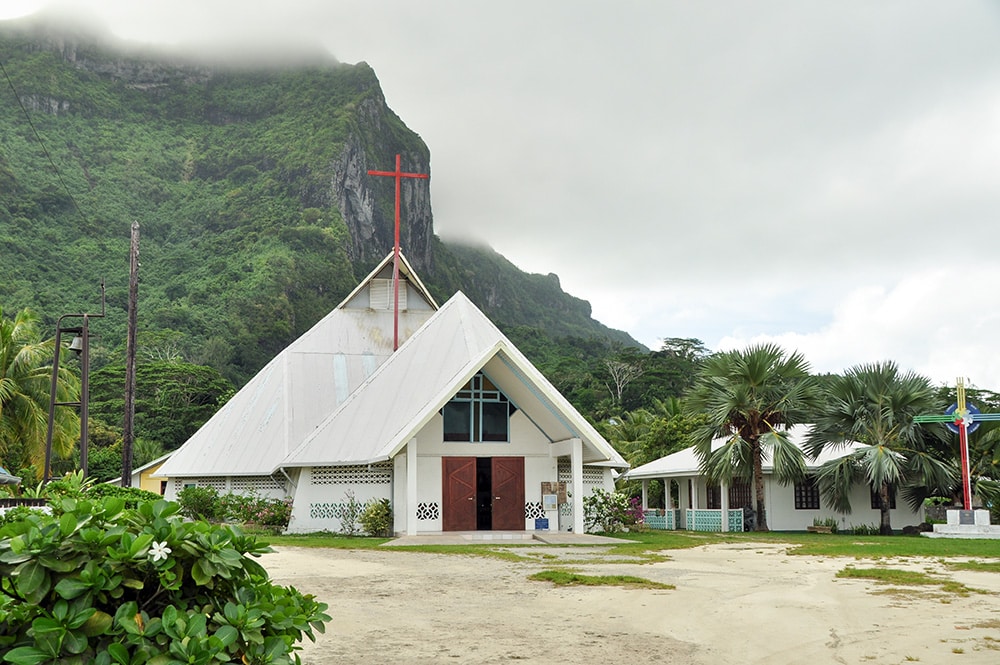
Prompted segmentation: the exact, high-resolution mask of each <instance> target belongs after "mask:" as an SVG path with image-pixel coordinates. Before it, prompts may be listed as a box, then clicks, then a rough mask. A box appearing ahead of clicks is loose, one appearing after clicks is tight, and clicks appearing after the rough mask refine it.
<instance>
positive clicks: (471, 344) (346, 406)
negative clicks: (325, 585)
mask: <svg viewBox="0 0 1000 665" xmlns="http://www.w3.org/2000/svg"><path fill="white" fill-rule="evenodd" d="M480 370H483V371H484V372H485V373H486V374H487V375H489V377H490V378H491V380H492V381H493V383H494V384H496V385H497V386H498V387H499V388H500V389H501V390H502V391H503V392H504V393H505V394H506V395H507V397H508V398H509V399H510V400H511V401H512V402H513V403H514V404H515V405H516V406H517V407H518V408H519V409H521V410H522V411H523V412H524V413H525V414H526V415H527V416H528V417H529V418H530V419H531V420H532V422H533V423H534V424H535V425H536V426H537V427H538V428H539V429H540V430H541V431H542V432H543V433H544V434H545V436H546V437H547V438H548V439H549V441H551V442H555V441H561V440H565V439H569V438H580V439H581V440H582V441H583V444H584V461H586V462H588V463H592V464H594V463H596V464H601V463H603V464H606V465H609V466H614V467H617V468H627V466H628V464H627V463H626V462H625V461H624V459H622V457H621V456H620V455H619V454H618V453H617V452H616V451H615V450H614V448H613V447H612V446H611V445H610V444H609V443H608V442H607V441H605V440H604V438H603V437H602V436H601V435H600V434H599V433H598V432H597V431H596V430H595V429H594V428H593V427H592V426H591V425H590V423H588V422H587V420H586V419H585V418H584V417H583V416H582V415H581V414H580V413H579V412H578V411H577V410H576V409H575V408H574V407H573V406H572V405H571V404H570V403H569V402H568V401H567V400H566V399H565V398H564V397H563V396H562V395H561V394H560V393H559V392H558V391H557V390H556V389H555V387H553V386H552V384H551V383H549V381H548V380H547V379H546V378H545V377H544V376H543V375H542V374H541V372H539V371H538V370H537V369H536V368H535V367H534V366H533V365H532V364H531V363H530V362H529V361H528V359H527V358H525V357H524V355H523V354H521V352H520V351H518V350H517V348H515V347H514V345H513V343H511V342H510V340H508V339H507V338H506V337H505V336H504V335H503V333H501V332H500V330H499V329H498V328H497V327H496V326H495V325H493V323H492V322H491V321H490V320H489V319H488V318H487V317H486V315H485V314H483V313H482V312H481V311H480V310H479V308H477V307H476V306H475V305H474V304H473V303H472V302H471V301H470V300H469V299H468V298H467V297H466V296H465V294H463V293H461V292H459V293H456V294H455V295H454V296H453V297H452V298H451V299H450V300H449V301H448V302H447V303H445V304H444V305H443V306H442V307H441V309H440V310H439V311H438V312H436V313H435V314H434V316H432V317H431V318H430V319H429V320H428V321H427V323H426V324H425V325H424V326H423V327H422V328H421V329H420V330H419V331H417V332H416V333H415V334H414V335H413V336H411V337H410V338H409V339H408V340H407V341H406V342H405V343H404V344H403V345H402V346H400V348H399V351H397V352H396V353H395V354H393V356H392V357H391V358H389V359H388V360H387V361H386V362H385V363H384V364H383V365H381V366H380V367H379V369H378V370H377V371H376V372H375V373H374V374H372V376H371V377H370V378H369V379H368V380H367V381H366V382H365V384H364V385H363V386H361V387H360V388H359V389H358V390H357V391H356V392H355V393H353V394H352V395H351V396H350V397H349V398H348V399H347V400H346V401H345V402H344V403H343V404H342V405H341V406H340V407H339V408H338V409H337V410H336V411H335V412H334V413H332V414H331V415H330V416H329V417H328V418H326V420H324V422H322V423H321V424H320V425H319V426H318V427H317V428H316V429H315V430H314V431H313V432H312V433H310V434H309V435H308V436H307V437H306V438H305V440H304V441H303V442H302V444H301V445H300V446H299V447H298V448H296V449H295V450H294V451H292V452H291V453H290V454H289V455H288V456H287V457H286V458H285V459H284V460H283V461H282V462H281V464H280V466H282V467H301V466H316V465H329V464H365V463H371V462H376V461H381V460H386V459H389V458H391V457H392V456H394V455H396V454H397V453H398V452H399V451H400V450H402V448H403V447H404V446H405V445H406V443H407V442H408V441H409V440H410V439H411V438H412V437H413V436H415V435H416V433H417V432H418V431H419V430H420V429H421V428H422V427H423V426H424V425H426V424H427V422H428V421H429V420H430V419H431V418H432V417H434V415H435V414H436V413H437V412H438V411H439V410H440V409H441V408H442V407H443V406H444V405H445V403H446V402H448V400H450V399H451V398H452V397H453V396H454V395H455V393H456V392H458V390H459V389H460V388H461V387H462V386H463V385H465V384H466V383H467V382H468V381H469V379H471V378H472V377H473V376H474V375H475V374H476V373H477V372H479V371H480Z"/></svg>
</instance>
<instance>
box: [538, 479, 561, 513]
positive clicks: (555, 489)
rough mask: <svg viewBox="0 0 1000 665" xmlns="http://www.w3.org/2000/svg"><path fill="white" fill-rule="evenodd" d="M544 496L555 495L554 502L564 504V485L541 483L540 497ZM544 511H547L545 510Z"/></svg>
mask: <svg viewBox="0 0 1000 665" xmlns="http://www.w3.org/2000/svg"><path fill="white" fill-rule="evenodd" d="M546 494H555V495H556V500H557V501H558V502H559V503H566V483H559V482H555V483H549V482H545V483H542V497H544V496H545V495H546ZM543 501H544V499H543ZM545 510H549V509H548V508H545Z"/></svg>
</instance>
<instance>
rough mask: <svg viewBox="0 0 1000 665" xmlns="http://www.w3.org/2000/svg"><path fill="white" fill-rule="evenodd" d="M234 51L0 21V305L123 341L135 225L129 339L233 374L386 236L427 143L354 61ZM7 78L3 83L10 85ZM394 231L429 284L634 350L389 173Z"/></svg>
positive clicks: (563, 331)
mask: <svg viewBox="0 0 1000 665" xmlns="http://www.w3.org/2000/svg"><path fill="white" fill-rule="evenodd" d="M268 57H269V55H268V54H260V53H258V54H257V58H256V60H254V61H243V62H241V63H240V64H236V63H235V61H233V60H229V61H227V60H225V59H224V58H222V57H215V56H211V55H201V56H198V57H191V56H184V55H181V54H179V53H177V52H170V51H166V50H149V49H142V48H139V47H136V46H135V45H131V44H128V43H125V42H121V41H118V40H116V39H114V38H113V37H110V36H109V35H107V34H103V33H102V32H101V31H100V30H99V29H95V28H92V27H83V28H81V27H79V26H78V25H67V24H60V23H58V22H55V21H53V20H52V19H50V18H47V17H29V18H27V19H18V20H15V21H5V22H0V64H2V65H3V71H2V72H0V74H2V75H3V76H4V78H5V80H4V81H2V82H0V84H2V85H3V90H2V92H0V95H3V100H2V102H0V252H2V256H3V264H4V268H5V270H4V272H5V279H4V280H2V281H0V306H2V307H3V308H4V310H5V311H7V312H12V311H14V310H17V309H20V308H22V307H31V308H32V309H34V310H36V311H37V312H39V313H40V314H41V315H42V316H43V318H44V320H45V321H46V322H47V323H49V324H52V325H54V322H55V319H56V318H57V317H58V316H59V315H60V314H66V313H72V312H82V311H86V312H88V313H96V312H99V311H100V292H99V284H100V282H101V280H102V279H106V282H107V316H106V317H105V318H104V319H103V320H100V321H96V320H95V321H94V322H92V324H91V327H92V330H93V332H94V333H95V334H96V335H97V339H96V340H95V342H94V344H95V362H97V363H98V364H100V363H101V362H106V361H107V360H108V359H110V358H112V357H113V356H114V355H115V354H116V353H118V354H120V352H121V351H120V350H121V348H122V346H123V342H124V338H125V326H126V320H127V316H126V315H127V293H128V265H129V259H128V251H129V250H128V247H129V228H130V226H131V223H132V221H133V220H137V221H138V222H139V223H140V227H141V243H140V261H141V268H140V279H141V284H140V289H139V298H140V301H139V308H138V312H139V327H140V345H143V346H144V348H145V351H146V352H147V354H148V355H150V356H162V355H164V354H169V353H177V354H180V355H183V356H184V357H185V358H187V359H188V360H190V361H192V362H195V363H199V364H207V365H212V366H214V367H216V368H218V369H219V370H220V371H222V372H223V374H225V375H226V376H227V377H228V378H230V379H231V380H233V381H234V382H236V383H237V384H239V383H242V382H243V381H245V380H246V379H247V378H248V377H249V376H251V375H252V374H253V373H254V372H256V371H257V370H258V369H259V368H260V367H261V366H262V365H263V364H264V363H265V362H266V361H267V360H268V359H270V358H271V357H273V356H274V355H275V354H276V353H277V352H278V351H280V350H281V349H282V348H284V346H286V345H287V344H288V343H289V342H290V341H291V340H293V339H295V337H297V336H298V335H300V334H301V333H302V332H304V331H305V330H306V329H308V328H309V327H310V326H311V325H312V324H313V323H315V322H316V321H317V320H318V319H319V318H320V317H321V316H323V315H324V314H325V313H326V312H328V311H329V310H330V309H332V308H333V307H334V306H335V305H336V304H337V303H338V302H339V301H340V300H341V299H342V298H343V297H344V296H345V295H346V294H347V293H348V292H349V291H350V290H351V289H352V288H353V287H354V285H355V284H356V283H357V280H358V279H360V278H361V277H363V276H364V275H365V274H366V273H367V272H368V270H369V269H370V268H371V267H372V266H373V265H374V264H375V263H376V262H377V261H378V260H379V259H381V258H382V257H384V256H385V254H386V253H387V252H388V251H389V250H390V249H391V247H392V242H393V217H394V212H393V202H394V195H393V190H394V184H393V182H392V179H391V178H376V177H371V176H369V175H368V174H367V171H368V169H391V168H392V167H393V165H394V163H395V155H396V154H401V155H402V161H403V164H404V168H405V170H407V171H417V172H423V173H430V172H431V168H430V151H429V150H428V148H427V146H426V145H425V144H424V143H423V141H422V140H421V139H420V137H419V136H417V135H416V134H415V133H413V132H412V131H410V130H409V129H408V128H407V127H406V125H405V124H404V123H403V121H402V120H401V119H400V118H399V117H398V116H397V115H396V114H395V113H393V111H392V110H391V109H390V108H389V107H388V105H387V104H386V100H385V97H384V95H383V93H382V90H381V87H380V85H379V82H378V79H377V77H376V75H375V72H374V71H373V70H372V69H371V67H369V66H368V65H367V64H365V63H359V64H357V65H347V64H343V63H339V62H337V61H336V60H334V59H333V58H332V57H331V56H330V55H328V54H325V53H323V52H322V51H320V50H309V49H307V48H306V49H303V50H301V51H300V52H298V53H292V54H288V53H285V54H283V59H282V60H281V63H280V64H275V62H274V61H272V62H270V63H264V62H262V61H263V60H265V59H267V58H268ZM14 91H16V96H15V94H14ZM402 215H403V219H404V224H403V227H402V246H403V250H404V252H405V253H406V254H407V256H408V258H409V259H410V261H411V262H412V263H413V265H414V266H415V268H416V269H417V270H418V272H419V273H420V274H421V277H422V278H423V279H424V281H425V282H426V283H427V285H428V287H429V288H430V289H431V291H432V292H433V293H434V295H435V297H437V298H439V299H441V300H444V299H446V298H447V297H449V296H450V295H451V294H452V293H454V292H455V291H456V290H458V289H461V290H463V291H464V292H465V293H466V294H467V295H469V297H470V298H471V299H472V300H473V301H474V302H476V303H477V304H478V305H479V306H480V307H481V308H482V309H483V310H484V311H485V312H486V313H487V314H488V315H489V316H490V317H491V318H492V319H493V320H495V321H496V322H497V323H498V324H499V325H500V327H501V328H503V329H509V328H511V329H512V328H516V329H518V330H522V329H523V327H525V326H528V327H534V328H538V329H541V330H542V331H543V332H544V334H546V335H548V336H551V337H554V338H556V337H577V338H590V337H596V338H599V339H600V340H603V342H604V343H606V344H607V345H608V346H609V347H612V346H615V347H621V346H625V347H637V348H641V345H639V344H638V343H637V342H636V341H635V340H634V339H632V338H631V337H629V336H628V335H627V334H626V333H624V332H621V331H615V330H611V329H609V328H607V327H606V326H604V325H602V324H601V323H599V322H598V321H595V320H594V319H593V318H592V316H591V310H590V305H589V303H587V302H586V301H584V300H581V299H579V298H575V297H573V296H570V295H568V294H566V293H565V292H563V290H562V288H561V287H560V284H559V279H558V277H557V276H555V275H534V274H527V273H524V272H522V271H520V270H519V269H517V268H516V267H515V266H514V265H513V264H511V263H510V262H509V261H507V260H506V259H504V258H503V257H502V256H500V255H499V254H497V253H496V252H494V251H492V250H491V249H489V248H487V247H475V246H468V245H459V244H453V243H447V242H443V241H442V240H440V239H439V238H438V237H437V236H435V234H434V225H433V214H432V210H431V201H430V195H429V188H428V187H426V186H420V185H411V184H410V183H406V184H404V186H403V200H402Z"/></svg>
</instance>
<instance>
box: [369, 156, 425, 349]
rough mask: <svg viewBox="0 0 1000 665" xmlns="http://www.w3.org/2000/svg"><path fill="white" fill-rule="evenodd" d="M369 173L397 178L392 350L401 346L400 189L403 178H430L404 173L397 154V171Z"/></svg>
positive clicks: (393, 258)
mask: <svg viewBox="0 0 1000 665" xmlns="http://www.w3.org/2000/svg"><path fill="white" fill-rule="evenodd" d="M368 175H381V176H389V177H392V178H395V179H396V240H395V243H394V244H393V246H392V302H393V305H392V350H393V351H395V350H396V349H398V348H399V190H400V183H401V182H402V179H403V178H422V179H425V180H426V179H427V178H430V175H428V174H426V173H404V172H403V169H402V167H401V166H400V157H399V155H396V170H395V171H374V170H370V171H368Z"/></svg>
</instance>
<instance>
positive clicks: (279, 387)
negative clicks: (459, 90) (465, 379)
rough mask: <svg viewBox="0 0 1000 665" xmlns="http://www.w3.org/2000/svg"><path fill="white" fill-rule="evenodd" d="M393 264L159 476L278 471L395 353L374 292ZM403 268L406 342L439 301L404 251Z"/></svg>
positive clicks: (282, 357) (383, 265)
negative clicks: (373, 300) (371, 298)
mask: <svg viewBox="0 0 1000 665" xmlns="http://www.w3.org/2000/svg"><path fill="white" fill-rule="evenodd" d="M391 267H392V254H389V255H388V256H387V257H386V258H385V259H384V260H383V261H382V262H380V263H379V264H378V265H377V266H376V267H375V268H374V269H373V270H372V271H371V272H370V273H369V274H368V276H367V277H366V278H365V279H364V280H362V281H361V283H360V284H359V285H358V287H357V288H356V289H354V291H352V292H351V293H350V294H349V295H348V296H347V297H346V298H345V299H344V300H343V301H342V302H341V303H340V304H339V305H338V306H337V307H336V308H335V309H334V310H333V311H331V312H330V313H329V314H327V315H326V316H325V317H323V319H321V320H320V321H319V322H318V323H316V325H314V326H313V327H312V328H310V329H309V330H308V331H306V332H305V333H304V334H303V335H302V336H301V337H299V338H298V339H297V340H295V341H294V342H292V343H291V344H290V345H289V346H288V347H287V348H285V349H284V350H283V351H282V352H281V353H279V354H278V355H277V356H276V357H275V358H274V359H272V360H271V362H269V363H268V364H267V365H266V366H265V367H264V368H263V369H262V370H261V371H260V372H258V373H257V375H256V376H254V377H253V378H252V379H251V380H250V381H249V382H248V383H247V384H246V385H245V386H244V387H243V388H241V389H240V390H239V391H238V392H237V393H236V395H234V396H233V397H232V398H231V399H230V400H229V402H227V403H226V404H225V405H224V406H223V407H222V408H221V409H220V410H219V411H218V412H217V413H216V414H215V415H214V416H212V418H211V419H209V421H208V422H207V423H205V424H204V425H203V426H202V427H201V428H200V429H199V430H198V431H197V432H195V434H194V435H193V436H192V437H191V438H190V439H188V441H187V442H186V443H185V444H184V445H183V446H181V447H180V448H179V449H177V450H176V451H174V453H173V454H172V455H171V457H170V459H169V460H167V462H166V463H165V464H164V465H163V466H162V467H161V468H160V470H159V471H158V472H157V473H156V475H157V477H166V476H171V477H178V476H185V477H195V476H221V475H237V476H238V475H266V474H270V473H271V472H272V471H273V470H274V469H275V468H276V467H277V466H278V465H280V463H281V461H282V460H283V459H284V457H285V456H286V455H287V454H288V453H289V452H291V451H292V450H293V449H294V448H295V447H296V446H298V445H299V444H300V443H301V442H302V440H303V439H304V438H305V437H306V436H307V435H308V434H309V432H311V431H312V430H313V429H314V428H315V427H316V426H317V425H319V424H320V423H321V422H323V421H324V419H326V417H327V416H329V415H330V414H331V413H333V412H334V411H335V410H336V409H337V407H338V406H339V405H340V404H341V403H343V402H344V401H346V400H347V398H348V397H349V396H350V395H351V394H352V393H353V392H354V391H355V390H357V389H358V387H359V386H360V385H362V384H363V383H364V382H365V380H366V379H367V378H368V377H369V376H371V375H372V374H373V373H374V372H375V370H376V369H377V368H378V366H379V365H381V364H382V363H383V362H385V360H386V359H388V358H389V357H390V356H391V355H392V354H393V349H392V346H393V333H392V331H393V313H392V311H391V310H386V309H382V310H373V309H372V308H371V307H370V306H369V305H370V303H369V298H368V295H367V292H366V288H368V287H370V285H371V284H372V282H373V281H374V280H376V279H382V278H384V277H386V276H389V275H390V274H391ZM399 272H400V275H401V282H403V283H405V285H406V288H407V290H408V294H409V297H408V300H407V302H408V304H409V306H408V307H407V309H405V310H402V311H400V314H399V329H400V338H401V339H404V340H405V338H406V337H408V336H409V335H411V334H413V333H414V332H416V331H417V330H418V329H419V328H420V326H422V325H423V324H424V323H425V322H426V321H427V320H428V319H429V318H430V317H431V316H432V315H433V313H434V311H435V310H436V309H437V303H436V302H435V301H434V298H433V297H432V296H431V295H430V292H428V291H427V289H426V287H425V286H424V285H423V283H422V282H421V281H420V279H419V278H418V277H417V275H416V273H415V272H414V271H413V269H412V268H411V267H410V264H409V262H408V261H407V260H406V257H405V256H403V255H400V265H399Z"/></svg>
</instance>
